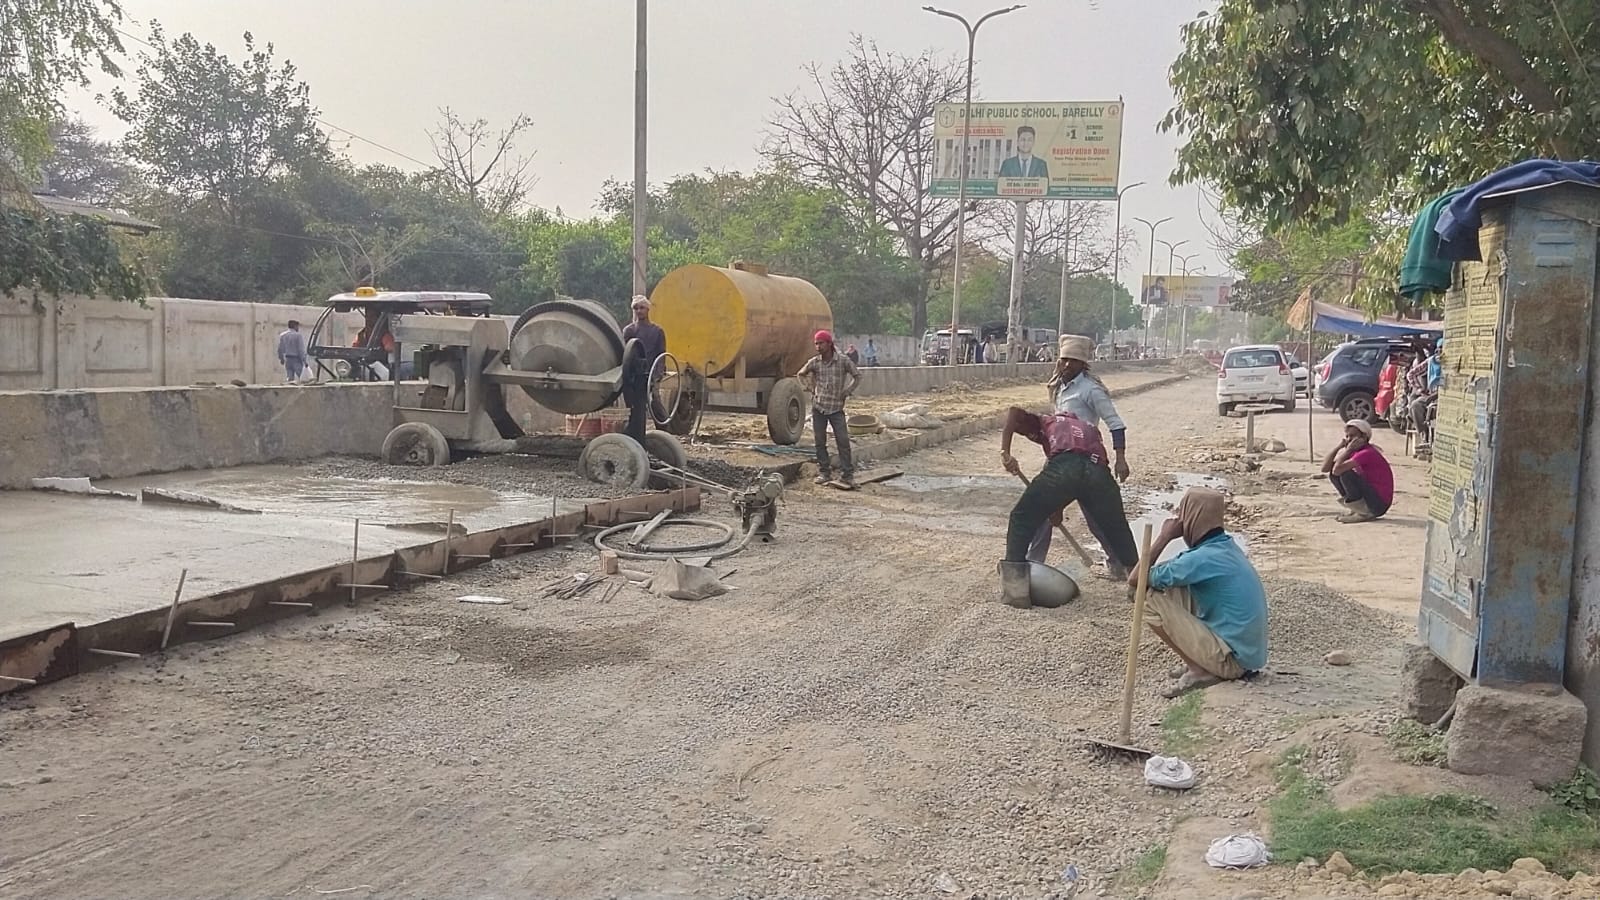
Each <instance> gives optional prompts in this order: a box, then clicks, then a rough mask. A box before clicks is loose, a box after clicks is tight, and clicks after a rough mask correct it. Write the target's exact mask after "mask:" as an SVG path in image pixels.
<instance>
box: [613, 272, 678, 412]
mask: <svg viewBox="0 0 1600 900" xmlns="http://www.w3.org/2000/svg"><path fill="white" fill-rule="evenodd" d="M632 306H633V321H632V322H629V323H628V324H627V325H626V326H624V327H623V329H622V341H623V343H624V344H626V343H627V342H628V341H630V340H636V341H638V342H639V350H640V351H641V352H640V353H639V356H638V357H637V358H636V359H635V360H634V362H633V365H632V366H630V367H629V369H628V371H627V372H625V373H623V376H622V401H623V402H624V403H626V404H628V427H627V429H626V430H625V433H626V434H627V435H628V437H631V438H633V439H634V440H636V441H638V442H640V443H644V427H645V413H646V412H648V411H650V410H651V407H652V405H653V400H654V398H652V397H651V395H650V376H651V374H652V373H651V368H652V367H653V366H654V365H655V362H656V360H657V359H659V358H660V357H661V354H663V353H665V352H667V333H666V332H665V331H663V330H662V329H661V326H660V325H657V324H656V323H654V322H652V321H650V298H649V297H646V296H644V295H643V294H638V295H636V296H635V297H634V298H633V303H632Z"/></svg>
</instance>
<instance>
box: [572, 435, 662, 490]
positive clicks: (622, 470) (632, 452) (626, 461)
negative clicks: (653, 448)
mask: <svg viewBox="0 0 1600 900" xmlns="http://www.w3.org/2000/svg"><path fill="white" fill-rule="evenodd" d="M578 471H579V472H581V473H582V474H583V476H584V477H585V478H587V479H589V480H590V481H593V482H597V483H599V484H609V485H611V486H612V487H617V488H623V489H626V490H630V491H642V490H644V489H645V487H646V486H647V485H649V483H650V454H648V453H646V452H645V449H644V448H643V447H641V446H639V442H638V441H636V440H634V439H633V438H631V437H628V436H627V435H625V434H617V433H615V432H612V433H610V434H602V435H600V436H599V437H597V438H595V439H594V440H592V441H590V442H589V443H588V444H587V445H585V446H584V448H583V454H582V455H581V456H579V457H578Z"/></svg>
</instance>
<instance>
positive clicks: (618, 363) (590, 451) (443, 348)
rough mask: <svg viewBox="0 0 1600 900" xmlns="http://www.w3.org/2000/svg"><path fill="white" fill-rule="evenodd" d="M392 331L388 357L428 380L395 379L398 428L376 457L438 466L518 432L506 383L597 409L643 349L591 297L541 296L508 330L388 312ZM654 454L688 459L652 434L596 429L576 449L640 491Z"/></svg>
mask: <svg viewBox="0 0 1600 900" xmlns="http://www.w3.org/2000/svg"><path fill="white" fill-rule="evenodd" d="M479 296H481V295H479ZM390 328H391V330H392V334H393V338H394V341H393V345H394V347H393V350H392V353H393V357H392V359H393V360H394V361H395V362H398V361H399V360H400V359H402V358H405V354H408V353H409V354H411V355H412V358H414V359H415V360H416V366H415V368H416V371H417V374H418V376H419V377H421V378H424V379H425V380H426V383H425V384H424V385H423V386H422V388H421V389H420V390H417V389H416V386H415V385H414V384H413V383H402V382H400V381H399V380H398V379H397V380H396V381H395V388H394V390H395V396H394V421H395V426H394V428H393V429H392V430H391V431H390V432H389V434H388V436H387V437H386V438H384V441H383V458H384V460H385V461H386V462H389V463H393V464H402V465H425V466H432V465H444V464H446V463H448V462H449V461H450V456H451V453H452V451H453V450H455V451H463V452H504V451H508V450H512V449H514V448H515V446H516V444H515V442H516V440H517V439H518V438H521V437H523V436H524V435H523V432H522V429H521V427H520V426H519V425H518V424H517V423H516V421H515V419H514V418H513V417H512V416H511V415H510V413H509V411H508V410H507V406H506V394H505V389H506V386H507V385H515V386H517V387H519V388H521V389H522V390H523V391H524V392H525V393H526V394H527V395H528V396H529V397H531V398H532V399H533V400H534V401H535V402H537V403H538V404H540V405H541V406H544V407H546V408H548V409H551V410H554V411H556V412H560V413H566V414H568V415H582V414H586V413H594V412H599V411H600V410H602V409H605V408H606V407H608V406H611V405H612V404H613V403H614V402H615V401H616V399H617V395H618V394H619V393H620V392H621V390H622V380H623V375H624V373H625V372H626V371H627V370H628V368H629V366H631V365H634V364H636V363H635V360H637V359H638V355H639V353H640V352H641V351H640V349H639V346H638V343H637V342H636V341H631V340H630V341H626V342H624V341H623V339H622V330H621V329H620V328H619V327H618V326H617V320H616V318H615V317H613V316H612V315H611V313H610V312H608V311H607V310H606V309H605V307H603V306H601V305H600V304H598V303H595V302H594V301H591V300H571V299H559V300H552V301H549V302H546V303H539V304H536V305H534V306H532V307H530V308H529V309H528V310H527V311H526V312H524V313H523V314H522V315H521V316H520V317H519V318H518V319H517V320H516V322H515V323H514V324H512V325H510V326H509V327H508V326H507V322H506V320H505V319H501V318H494V317H482V318H471V317H467V316H456V315H449V314H443V315H399V316H394V317H393V318H392V319H391V320H390ZM391 370H392V371H397V370H398V366H391ZM664 411H665V412H666V413H667V414H670V413H671V410H670V409H665V410H664ZM651 456H654V457H656V458H657V459H659V460H661V461H662V462H666V463H669V464H671V465H673V466H677V467H679V468H682V467H683V466H684V465H685V464H686V463H687V455H686V454H685V453H684V450H683V447H682V445H681V444H679V443H678V441H677V439H676V438H674V437H672V435H670V434H667V433H665V432H660V431H653V432H650V433H649V434H648V435H647V436H646V439H645V443H644V446H641V445H640V444H638V443H637V442H635V441H634V440H633V439H632V438H630V437H628V436H626V435H623V434H602V435H600V436H598V437H596V438H594V439H593V440H592V441H590V442H589V443H588V444H586V445H585V446H584V447H583V452H582V455H581V456H580V457H579V462H578V467H579V470H580V471H582V472H583V473H584V474H586V475H588V476H589V477H590V478H592V479H594V480H596V481H603V482H607V483H612V484H618V485H628V486H631V487H633V488H636V489H642V488H643V487H644V486H645V485H646V484H647V483H648V480H649V477H650V457H651Z"/></svg>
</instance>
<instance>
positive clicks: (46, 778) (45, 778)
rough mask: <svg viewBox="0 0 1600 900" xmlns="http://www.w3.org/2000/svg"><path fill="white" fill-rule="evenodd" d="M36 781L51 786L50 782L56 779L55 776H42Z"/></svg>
mask: <svg viewBox="0 0 1600 900" xmlns="http://www.w3.org/2000/svg"><path fill="white" fill-rule="evenodd" d="M36 780H37V781H38V782H39V783H40V784H49V783H50V782H52V781H55V780H56V779H55V776H53V775H40V776H39V777H38V779H36Z"/></svg>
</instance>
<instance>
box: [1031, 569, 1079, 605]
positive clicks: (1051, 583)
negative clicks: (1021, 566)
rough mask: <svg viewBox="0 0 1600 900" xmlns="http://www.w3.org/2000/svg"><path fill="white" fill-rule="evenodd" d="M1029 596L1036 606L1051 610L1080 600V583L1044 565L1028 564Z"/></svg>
mask: <svg viewBox="0 0 1600 900" xmlns="http://www.w3.org/2000/svg"><path fill="white" fill-rule="evenodd" d="M1028 596H1029V598H1030V599H1032V600H1033V605H1034V606H1043V607H1045V608H1046V609H1051V608H1054V607H1057V606H1065V605H1067V604H1068V603H1071V602H1072V601H1074V600H1076V599H1078V583H1077V582H1076V581H1073V580H1072V576H1071V575H1068V574H1067V573H1065V572H1063V571H1061V570H1060V569H1057V568H1054V567H1052V566H1047V565H1045V564H1044V563H1036V562H1030V563H1028Z"/></svg>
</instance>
